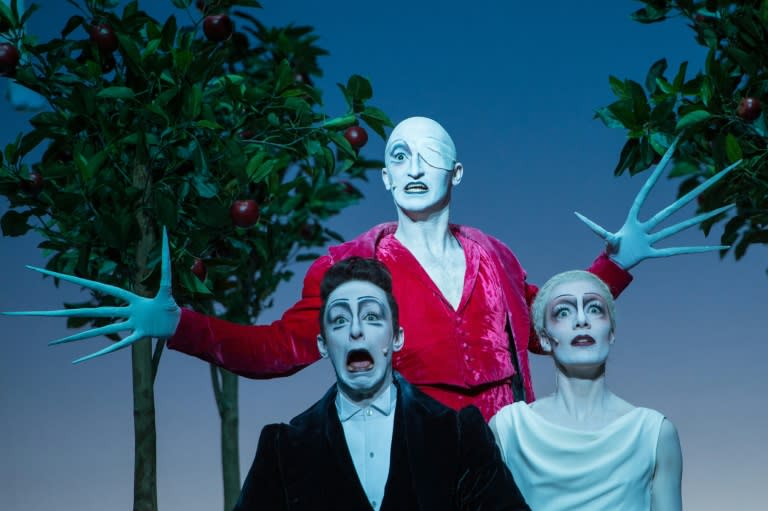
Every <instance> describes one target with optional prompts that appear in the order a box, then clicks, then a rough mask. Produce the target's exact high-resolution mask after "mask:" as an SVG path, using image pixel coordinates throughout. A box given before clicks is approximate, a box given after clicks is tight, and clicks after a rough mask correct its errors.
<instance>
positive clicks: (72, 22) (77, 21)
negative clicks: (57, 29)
mask: <svg viewBox="0 0 768 511" xmlns="http://www.w3.org/2000/svg"><path fill="white" fill-rule="evenodd" d="M84 22H85V18H83V17H82V16H72V17H71V18H69V19H68V20H67V24H66V25H64V28H63V29H61V37H62V38H66V37H67V36H68V35H69V34H70V33H72V31H73V30H75V29H76V28H77V27H80V26H82V25H83V23H84Z"/></svg>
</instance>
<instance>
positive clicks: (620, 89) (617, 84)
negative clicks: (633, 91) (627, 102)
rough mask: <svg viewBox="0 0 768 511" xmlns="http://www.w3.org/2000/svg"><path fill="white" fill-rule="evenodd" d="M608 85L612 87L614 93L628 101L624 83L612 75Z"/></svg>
mask: <svg viewBox="0 0 768 511" xmlns="http://www.w3.org/2000/svg"><path fill="white" fill-rule="evenodd" d="M608 84H609V85H610V86H611V90H612V91H613V93H614V94H615V95H616V96H618V97H619V98H621V99H627V98H628V97H629V96H627V89H626V87H625V86H624V82H622V81H621V80H619V79H618V78H616V77H615V76H613V75H611V76H609V77H608Z"/></svg>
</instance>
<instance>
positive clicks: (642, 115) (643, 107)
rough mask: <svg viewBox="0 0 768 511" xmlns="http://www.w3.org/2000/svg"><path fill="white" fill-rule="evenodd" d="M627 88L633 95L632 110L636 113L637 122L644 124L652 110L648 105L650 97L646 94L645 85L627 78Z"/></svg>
mask: <svg viewBox="0 0 768 511" xmlns="http://www.w3.org/2000/svg"><path fill="white" fill-rule="evenodd" d="M627 88H628V89H629V93H630V95H631V97H632V110H633V111H634V113H635V117H636V118H637V122H638V123H639V124H641V125H642V124H643V123H645V122H646V121H647V120H648V116H649V114H650V111H651V109H650V107H649V106H648V98H646V96H645V91H644V90H643V87H642V86H641V85H640V84H639V83H637V82H635V81H632V80H627ZM638 127H639V126H638Z"/></svg>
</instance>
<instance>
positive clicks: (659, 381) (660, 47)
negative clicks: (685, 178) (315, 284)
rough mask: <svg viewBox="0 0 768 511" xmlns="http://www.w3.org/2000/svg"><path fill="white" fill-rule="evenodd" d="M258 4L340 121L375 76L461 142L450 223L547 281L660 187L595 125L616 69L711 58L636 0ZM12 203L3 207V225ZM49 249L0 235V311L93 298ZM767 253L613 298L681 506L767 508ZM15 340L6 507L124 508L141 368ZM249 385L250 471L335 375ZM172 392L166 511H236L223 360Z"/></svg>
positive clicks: (188, 365)
mask: <svg viewBox="0 0 768 511" xmlns="http://www.w3.org/2000/svg"><path fill="white" fill-rule="evenodd" d="M38 3H39V4H40V5H41V9H40V11H38V13H36V14H35V16H34V17H33V19H32V22H31V27H30V28H31V30H32V31H33V32H35V33H39V34H43V35H44V36H45V35H50V34H53V33H56V32H57V31H58V30H60V28H61V27H62V26H63V23H64V21H65V19H66V18H67V17H68V16H69V15H70V13H71V12H72V8H71V6H69V4H67V3H66V2H64V1H62V0H43V1H40V2H38ZM263 3H264V9H263V10H262V11H261V12H260V13H259V16H260V17H261V19H262V20H263V21H264V22H265V23H268V24H269V23H273V24H282V23H288V22H295V23H296V24H308V25H313V26H315V27H316V30H317V33H318V34H319V35H320V37H321V39H320V43H321V44H322V45H323V46H324V47H325V48H327V49H328V50H329V51H330V53H331V55H330V56H329V57H325V58H324V59H323V60H322V66H323V69H324V71H325V77H324V78H323V79H321V80H318V85H319V86H320V87H321V88H322V89H323V90H324V91H325V100H326V104H327V108H328V110H329V111H330V112H331V113H338V114H341V113H344V112H343V109H344V106H343V101H342V99H341V97H340V94H339V93H338V91H337V89H336V87H335V85H334V84H335V83H336V82H341V81H345V80H346V79H347V77H348V76H349V75H351V74H353V73H359V74H362V75H365V76H367V77H369V78H370V79H371V80H372V82H373V86H374V101H373V104H375V105H376V106H379V107H381V108H382V109H383V110H384V111H386V112H387V113H388V114H389V115H390V116H391V118H392V119H393V120H394V121H395V122H397V121H399V120H401V119H403V118H404V117H408V116H412V115H424V116H428V117H432V118H434V119H436V120H437V121H439V122H441V123H442V124H443V125H444V126H445V127H446V129H447V130H448V131H449V133H451V134H452V136H453V138H454V141H455V142H456V146H457V148H458V154H459V159H460V160H461V161H462V163H463V164H464V167H465V174H464V180H463V182H462V183H461V184H460V186H459V187H458V188H457V189H456V190H455V193H454V203H453V208H452V216H453V220H454V221H455V222H458V223H464V224H469V225H473V226H475V227H479V228H481V229H483V230H485V231H487V232H489V233H491V234H493V235H495V236H496V237H498V238H500V239H501V240H502V241H504V242H505V243H507V244H508V245H509V246H510V247H511V248H512V250H513V251H514V252H515V253H516V255H517V256H518V258H519V259H520V261H521V262H522V263H523V266H524V267H525V268H526V270H527V271H528V275H529V280H530V281H532V282H536V283H542V282H543V281H544V280H546V278H547V277H549V276H550V275H552V274H553V273H556V272H558V271H562V270H566V269H571V268H583V267H586V266H587V265H588V264H589V262H590V261H591V260H592V258H593V257H595V256H596V255H597V254H598V252H599V251H600V249H601V243H600V241H599V240H598V239H597V238H596V237H595V236H594V235H593V234H592V233H591V232H590V231H589V230H588V229H587V228H586V227H584V226H583V225H582V224H581V223H580V222H579V221H578V220H577V219H576V217H575V216H574V215H573V211H576V210H577V211H579V212H581V213H584V214H585V215H587V216H589V217H590V218H592V219H593V220H595V221H597V222H599V223H601V224H602V225H604V226H606V227H607V228H609V229H616V228H618V227H619V225H621V223H622V222H623V219H624V216H625V215H626V210H627V208H628V206H629V204H630V203H631V201H632V198H633V196H634V194H635V193H636V192H637V190H638V189H639V188H640V186H641V184H642V179H644V176H642V175H641V176H638V177H635V178H629V177H628V176H622V177H620V178H615V177H613V174H612V171H613V167H614V165H615V164H616V161H617V158H618V155H619V151H620V149H621V147H622V145H623V142H624V134H623V133H621V132H620V131H618V130H611V129H608V128H606V127H604V126H603V125H602V124H601V123H600V122H599V121H597V120H594V119H593V114H594V111H595V109H596V108H598V107H601V106H604V105H606V104H608V103H609V102H611V101H612V94H611V92H610V89H609V87H608V75H609V74H614V75H616V76H618V77H620V78H627V77H628V78H633V79H635V80H638V81H642V80H643V79H644V77H645V73H646V71H647V69H648V68H649V67H650V65H651V64H652V63H653V62H654V61H655V60H656V59H658V58H660V57H662V56H666V57H667V58H668V59H669V62H670V67H671V68H673V69H676V68H677V66H678V65H679V63H680V62H681V61H683V60H689V61H690V62H691V64H690V66H689V69H691V70H692V71H695V70H696V69H697V68H699V67H700V64H699V63H700V62H701V61H702V60H703V51H702V50H701V48H699V47H698V46H696V44H695V43H694V41H693V37H692V33H691V31H690V30H689V29H688V28H686V27H685V26H684V24H683V23H682V22H681V21H680V20H673V21H672V22H668V23H664V24H659V25H651V26H643V25H640V24H637V23H634V22H632V21H631V20H630V19H629V14H630V13H631V12H632V11H633V10H634V9H636V8H637V7H639V5H640V4H639V3H638V2H632V1H625V0H600V1H592V2H566V1H549V2H532V1H530V2H520V1H506V2H501V1H497V2H491V1H487V0H478V1H474V2H445V1H436V0H424V1H413V0H411V1H402V0H392V1H389V2H386V3H385V2H362V1H360V0H356V1H348V0H331V1H326V2H319V1H315V0H293V1H290V0H283V1H279V2H278V1H274V0H264V2H263ZM141 5H142V6H143V7H144V8H145V9H147V10H149V11H150V12H153V13H154V14H156V15H157V16H158V17H159V18H162V19H164V18H165V17H166V16H167V15H168V14H169V13H170V12H171V11H172V9H173V8H172V6H171V3H170V2H165V1H157V2H141ZM74 36H76V37H84V34H83V33H77V34H75V35H74ZM0 88H4V85H3V84H2V83H0ZM0 118H2V119H3V122H2V123H0V143H2V144H5V143H7V142H8V141H10V140H12V139H13V138H15V136H16V134H17V133H18V132H19V131H22V130H24V129H25V119H26V115H24V114H19V113H15V112H13V111H12V110H11V109H10V107H9V105H8V104H7V103H5V101H2V102H0ZM382 151H383V142H382V141H381V140H378V139H375V138H374V137H372V139H371V142H370V143H369V144H368V146H367V147H366V148H365V149H364V153H365V154H366V155H367V156H369V157H372V158H373V157H375V158H380V157H381V153H382ZM370 177H371V179H370V183H369V184H368V185H367V186H366V187H364V193H365V194H366V198H365V199H364V200H363V201H362V202H361V203H360V204H359V205H357V206H355V207H352V208H350V209H348V210H346V211H345V212H344V213H343V214H342V215H340V216H339V217H337V218H336V219H334V220H333V222H332V226H333V227H335V228H336V229H337V230H338V231H339V232H341V233H342V234H343V235H344V236H345V237H347V238H350V237H352V236H354V235H356V234H358V233H360V232H362V231H363V230H365V229H367V228H368V227H370V226H372V225H373V224H375V223H379V222H382V221H386V220H393V219H394V218H395V212H394V207H393V205H392V203H391V199H390V198H389V197H388V196H387V194H386V192H385V191H384V189H383V186H382V185H381V182H380V180H379V176H378V173H371V176H370ZM676 185H677V183H676V182H674V181H667V180H666V179H662V180H661V181H660V183H659V185H658V186H657V189H656V190H654V192H653V194H652V196H651V198H650V199H649V201H648V202H649V203H648V205H647V207H646V208H645V209H644V210H643V213H644V217H645V218H647V216H649V215H650V214H652V212H653V211H655V210H656V209H658V208H660V207H662V206H664V205H665V204H666V203H668V202H669V201H671V200H673V199H674V196H675V190H676ZM6 209H7V203H5V202H4V201H0V213H2V212H4V211H5V210H6ZM692 213H693V211H692V209H686V210H685V211H684V212H682V213H679V214H678V215H676V216H675V218H676V219H678V220H680V219H682V218H685V215H690V214H692ZM713 234H714V236H710V239H708V240H705V238H704V236H703V234H702V233H701V232H700V231H697V230H691V231H690V232H686V233H682V234H681V235H679V236H677V237H676V238H675V240H674V241H670V242H669V243H667V244H701V243H704V242H708V243H712V244H714V243H716V242H717V240H718V238H719V234H720V230H719V229H715V232H714V233H713ZM39 241H40V240H39V239H38V238H36V237H35V236H34V235H29V236H26V237H24V238H0V272H1V273H0V275H2V277H3V281H4V286H3V291H1V292H0V310H19V309H25V308H26V309H29V308H58V307H60V305H61V303H62V302H64V301H72V300H74V299H76V298H77V297H78V295H79V292H78V290H77V289H75V288H73V287H66V286H64V287H62V288H61V289H58V290H57V289H55V288H54V287H53V285H52V283H51V282H50V280H42V279H41V278H40V277H39V276H38V275H37V274H34V273H32V272H29V271H27V270H24V264H36V265H43V264H44V259H43V256H42V255H41V254H40V252H39V250H37V249H36V248H35V247H36V245H37V243H38V242H39ZM662 245H663V243H662ZM766 255H767V253H766V250H765V249H764V248H761V249H751V250H750V253H748V254H747V256H746V257H745V258H744V259H743V260H741V261H739V262H734V261H733V258H732V256H730V255H729V256H728V257H727V258H726V259H725V260H724V261H720V260H719V258H718V256H717V255H716V254H705V255H696V256H684V257H678V258H675V259H668V260H657V261H647V262H645V263H643V264H641V265H640V266H639V267H638V268H636V269H635V270H633V274H634V275H635V281H634V283H633V284H632V285H631V286H630V288H629V289H628V290H627V291H626V292H625V293H624V295H622V297H621V299H620V300H619V302H618V304H617V305H618V331H617V343H616V346H615V348H614V352H613V353H612V355H611V360H610V362H609V367H608V379H609V384H610V385H611V387H612V388H613V390H614V391H615V392H616V393H618V394H619V395H621V396H622V397H624V398H626V399H627V400H629V401H631V402H633V403H635V404H637V405H643V406H648V407H651V408H656V409H658V410H660V411H662V412H663V413H665V414H666V415H667V416H668V417H669V418H670V419H671V420H672V421H673V422H674V423H675V424H676V425H677V427H678V430H679V432H680V437H681V441H682V446H683V453H684V460H685V468H684V485H683V489H684V500H685V506H686V509H696V510H700V511H707V510H722V509H740V510H757V509H761V508H762V507H763V505H762V504H759V503H760V502H762V501H763V500H764V499H763V498H762V496H763V494H764V489H765V488H764V487H765V483H766V481H765V474H766V473H768V470H767V469H768V467H767V466H766V461H765V460H766V459H768V449H766V443H765V441H764V435H765V433H764V432H765V431H768V411H766V407H765V404H764V403H765V396H766V394H768V385H767V384H766V377H765V370H764V367H765V365H766V361H767V360H768V343H767V342H766V333H765V317H766V304H767V303H768V300H767V299H766V291H767V290H768V289H767V286H766V284H768V278H766V274H765V267H766V266H768V264H767V261H768V258H767V257H766ZM305 268H306V266H297V267H296V271H297V273H298V274H299V275H301V274H303V270H304V269H305ZM299 289H300V279H298V278H295V279H294V280H293V281H292V282H290V283H288V284H286V285H284V286H283V287H282V289H281V290H280V292H279V293H278V295H277V297H276V299H275V307H274V308H273V309H271V310H268V311H266V312H265V313H264V314H263V318H262V319H263V320H264V321H271V320H272V319H275V318H276V317H278V316H279V313H280V312H281V311H282V310H284V309H285V308H286V307H287V306H289V305H290V304H292V303H293V302H294V301H295V299H296V298H297V297H298V293H299ZM0 332H2V334H0V339H2V345H1V346H2V350H3V351H2V356H0V405H1V406H0V410H1V411H0V414H2V416H1V418H0V460H2V462H0V509H7V510H22V509H23V510H25V511H39V510H47V509H78V510H82V511H90V510H102V509H129V508H130V506H131V501H132V477H133V459H132V458H133V447H132V441H133V427H132V403H131V391H130V354H129V352H128V351H127V350H124V351H121V352H118V353H115V354H112V355H109V356H107V357H103V358H101V359H98V360H96V361H92V362H88V363H85V364H80V365H77V366H72V365H71V364H70V361H71V360H73V359H75V358H78V357H80V356H82V355H85V354H87V353H91V352H93V351H96V350H97V349H98V348H101V347H103V346H105V345H106V341H105V340H103V339H94V340H88V341H82V342H80V343H75V344H68V345H64V346H57V347H47V345H46V344H47V342H48V341H49V340H52V339H55V338H59V337H63V336H64V335H66V334H67V330H66V328H65V326H64V320H60V319H28V318H6V317H3V318H0ZM406 339H407V337H406ZM406 342H407V341H406ZM533 378H534V382H535V387H536V391H537V393H538V395H546V394H547V393H549V392H551V391H552V388H553V381H554V378H553V371H552V367H551V361H550V360H549V359H547V358H542V357H536V356H534V362H533ZM241 381H242V385H241V400H240V404H241V453H242V454H241V463H242V467H243V475H244V474H245V471H246V470H247V469H248V467H249V466H250V463H251V460H252V457H253V453H254V452H255V449H256V442H257V440H258V435H259V432H260V430H261V427H262V426H263V424H265V423H267V422H275V421H285V420H288V419H290V418H291V417H292V416H293V415H295V414H296V413H298V412H300V411H301V410H303V409H304V408H305V407H306V406H308V405H309V404H310V403H312V402H314V401H315V400H316V399H318V398H319V397H320V396H321V394H322V392H323V391H324V389H325V387H326V386H328V385H329V384H330V382H331V381H332V376H331V372H330V370H329V367H328V365H327V363H325V362H322V361H321V362H320V363H318V364H315V365H314V366H312V367H310V368H309V369H306V370H304V371H302V372H301V373H299V374H297V375H295V376H292V377H290V378H283V379H277V380H270V381H245V380H241ZM156 395H157V410H158V412H157V424H158V467H159V503H160V508H161V509H165V510H169V509H186V510H190V511H193V510H206V511H207V510H211V509H221V499H222V497H221V483H220V479H221V477H220V469H219V464H218V463H219V462H218V456H219V449H218V445H219V436H218V428H219V426H218V416H217V413H216V409H215V405H214V401H213V396H212V391H211V385H210V381H209V370H208V367H207V365H206V364H204V363H202V362H200V361H198V360H197V359H193V358H190V357H187V356H184V355H181V354H179V353H176V352H167V353H165V354H164V355H163V360H162V362H161V366H160V370H159V373H158V377H157V382H156Z"/></svg>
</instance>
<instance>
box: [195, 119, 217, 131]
mask: <svg viewBox="0 0 768 511" xmlns="http://www.w3.org/2000/svg"><path fill="white" fill-rule="evenodd" d="M195 126H197V127H198V128H205V129H209V130H222V129H224V127H223V126H222V125H221V124H219V123H217V122H213V121H207V120H205V119H203V120H202V121H197V122H195Z"/></svg>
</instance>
